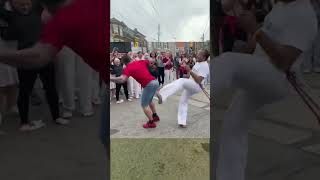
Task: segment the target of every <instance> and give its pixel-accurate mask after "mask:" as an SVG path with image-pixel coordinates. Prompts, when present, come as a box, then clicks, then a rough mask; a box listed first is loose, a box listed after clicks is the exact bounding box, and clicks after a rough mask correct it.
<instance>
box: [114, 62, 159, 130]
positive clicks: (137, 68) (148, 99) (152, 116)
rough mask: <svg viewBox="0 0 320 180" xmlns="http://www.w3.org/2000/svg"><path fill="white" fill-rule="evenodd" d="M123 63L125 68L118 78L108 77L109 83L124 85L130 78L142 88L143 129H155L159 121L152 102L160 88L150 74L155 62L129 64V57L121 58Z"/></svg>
mask: <svg viewBox="0 0 320 180" xmlns="http://www.w3.org/2000/svg"><path fill="white" fill-rule="evenodd" d="M122 60H123V63H124V64H125V65H126V68H125V69H124V70H123V73H122V75H121V76H120V77H110V81H113V82H115V83H124V82H126V81H127V80H128V78H129V77H130V76H131V77H132V78H134V79H135V80H136V81H137V82H138V83H140V84H141V86H142V87H143V92H142V96H141V106H142V109H143V112H144V113H145V115H146V116H147V118H148V120H149V121H148V122H147V123H145V124H144V125H143V127H144V128H155V127H157V125H156V123H155V122H157V121H160V118H159V116H158V115H157V112H156V107H155V104H154V103H153V102H152V99H153V96H154V95H156V96H158V95H159V94H158V93H157V90H158V88H159V87H160V85H159V82H158V81H157V80H156V78H155V77H154V76H152V74H151V73H150V71H152V70H153V69H155V66H156V61H155V59H150V60H140V61H134V62H131V63H129V61H130V59H129V57H122Z"/></svg>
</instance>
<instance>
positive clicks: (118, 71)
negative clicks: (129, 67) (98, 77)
mask: <svg viewBox="0 0 320 180" xmlns="http://www.w3.org/2000/svg"><path fill="white" fill-rule="evenodd" d="M122 71H123V66H122V65H119V66H116V65H113V66H112V72H113V73H112V74H114V75H116V77H120V76H121V74H122Z"/></svg>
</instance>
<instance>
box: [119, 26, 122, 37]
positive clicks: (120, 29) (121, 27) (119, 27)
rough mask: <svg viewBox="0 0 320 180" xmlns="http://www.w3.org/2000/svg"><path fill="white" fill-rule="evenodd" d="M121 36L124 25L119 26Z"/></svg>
mask: <svg viewBox="0 0 320 180" xmlns="http://www.w3.org/2000/svg"><path fill="white" fill-rule="evenodd" d="M119 31H120V33H119V34H120V36H123V27H121V26H119Z"/></svg>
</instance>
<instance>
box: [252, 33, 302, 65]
mask: <svg viewBox="0 0 320 180" xmlns="http://www.w3.org/2000/svg"><path fill="white" fill-rule="evenodd" d="M256 41H257V43H259V44H260V46H261V47H262V48H263V49H264V51H265V52H266V53H267V54H268V56H269V57H270V60H271V62H272V63H273V64H274V65H275V66H276V67H277V68H279V69H280V70H283V71H286V70H288V69H289V68H290V67H291V65H292V64H293V63H294V62H295V61H296V59H297V58H298V57H299V55H300V54H301V53H302V51H301V50H299V49H297V48H295V47H292V46H286V45H281V44H278V43H275V42H274V41H273V40H272V39H271V38H270V37H269V36H268V35H267V34H266V33H264V32H263V31H261V30H260V31H259V32H258V33H257V34H256Z"/></svg>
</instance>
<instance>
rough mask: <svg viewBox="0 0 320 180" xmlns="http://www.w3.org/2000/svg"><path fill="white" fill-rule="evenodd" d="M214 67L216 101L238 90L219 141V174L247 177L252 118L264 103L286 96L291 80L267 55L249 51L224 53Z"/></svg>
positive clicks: (222, 179) (229, 178)
mask: <svg viewBox="0 0 320 180" xmlns="http://www.w3.org/2000/svg"><path fill="white" fill-rule="evenodd" d="M211 68H212V73H213V75H212V77H211V83H212V86H213V94H214V95H213V99H214V101H219V97H220V95H222V93H223V92H226V90H228V91H229V92H235V96H234V97H233V100H232V103H231V105H230V106H229V108H228V110H227V112H226V114H225V117H224V122H223V126H222V133H221V137H220V139H219V140H218V142H219V143H218V144H216V146H217V147H219V149H218V151H217V152H218V155H217V154H215V157H218V159H216V163H217V164H216V165H218V167H219V168H217V169H218V170H219V172H215V174H217V179H219V180H235V179H237V180H244V179H245V169H246V166H247V153H248V130H249V123H250V120H252V119H254V118H255V113H256V111H257V110H258V109H260V108H261V107H263V106H264V105H266V104H270V103H273V102H275V101H278V100H281V99H282V98H284V97H285V95H287V94H288V91H289V83H288V81H287V79H286V76H285V74H284V73H283V72H281V71H279V70H277V69H276V68H275V67H274V66H273V65H272V64H271V63H270V62H269V60H268V59H267V58H261V57H258V56H253V55H249V54H239V53H224V54H222V55H221V56H219V57H217V58H215V59H213V62H212V66H211ZM214 170H216V169H214Z"/></svg>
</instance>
